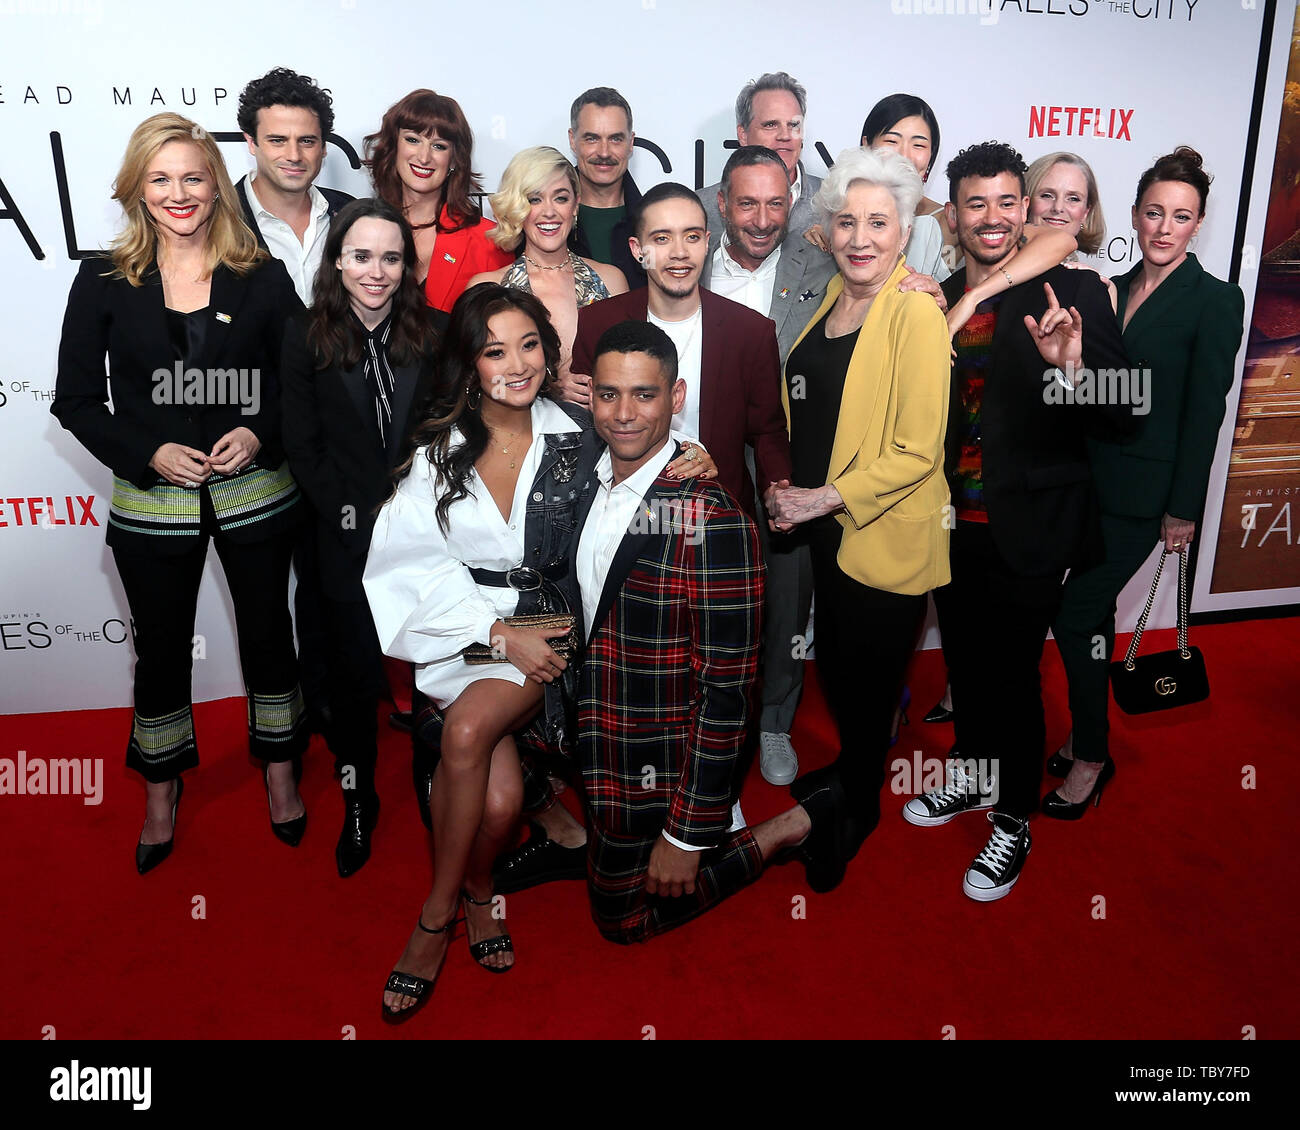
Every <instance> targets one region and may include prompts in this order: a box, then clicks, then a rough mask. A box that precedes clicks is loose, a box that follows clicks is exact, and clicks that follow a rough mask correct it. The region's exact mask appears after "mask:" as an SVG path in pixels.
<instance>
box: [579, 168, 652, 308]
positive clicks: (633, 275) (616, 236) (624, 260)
mask: <svg viewBox="0 0 1300 1130" xmlns="http://www.w3.org/2000/svg"><path fill="white" fill-rule="evenodd" d="M640 202H641V190H640V189H639V188H637V186H636V181H634V180H633V179H632V174H631V173H624V174H623V207H624V208H625V209H627V211H626V213H625V214H624V216H623V218H622V219H621V220H619V222H618V223H616V224H615V225H614V231H613V233H612V234H611V235H610V239H609V242H610V260H611V266H614V267H617V268H618V269H619V270H620V271H622V272H623V277H624V278H625V279H627V286H628V289H629V290H639V289H640V288H641V287H643V286H645V285H646V277H645V268H644V267H643V266H641V264H640V263H638V262H637V261H636V256H635V255H633V254H632V248H631V247H630V246H628V242H627V241H628V237H629V236H633V235H635V234H636V232H635V231H634V230H633V228H632V217H633V216H634V215H635V214H636V208H637V205H638V204H639V203H640ZM580 220H581V213H579V215H578V219H575V220H574V223H573V231H571V232H570V233H569V250H571V251H572V252H573V253H574V254H575V255H580V256H582V257H583V258H584V259H596V256H595V255H593V254H592V253H591V245H590V244H589V243H588V242H587V233H586V232H584V231H583V230H582V225H581V223H580V222H579V221H580ZM597 261H598V262H599V260H597Z"/></svg>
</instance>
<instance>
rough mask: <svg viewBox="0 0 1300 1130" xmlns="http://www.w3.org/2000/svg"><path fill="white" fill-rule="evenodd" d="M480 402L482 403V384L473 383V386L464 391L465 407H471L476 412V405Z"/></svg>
mask: <svg viewBox="0 0 1300 1130" xmlns="http://www.w3.org/2000/svg"><path fill="white" fill-rule="evenodd" d="M482 403H483V386H482V385H475V386H474V387H473V388H471V389H467V390H466V392H465V405H466V407H468V408H472V409H473V410H474V411H475V412H477V411H478V406H479V405H480V404H482Z"/></svg>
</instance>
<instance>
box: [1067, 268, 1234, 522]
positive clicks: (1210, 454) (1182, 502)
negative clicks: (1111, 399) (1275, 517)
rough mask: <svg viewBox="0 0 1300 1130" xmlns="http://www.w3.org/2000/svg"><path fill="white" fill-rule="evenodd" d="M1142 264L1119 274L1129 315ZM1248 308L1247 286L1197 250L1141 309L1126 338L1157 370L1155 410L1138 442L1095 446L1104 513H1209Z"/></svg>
mask: <svg viewBox="0 0 1300 1130" xmlns="http://www.w3.org/2000/svg"><path fill="white" fill-rule="evenodd" d="M1141 271H1142V263H1141V261H1139V262H1138V263H1136V264H1135V265H1134V267H1133V269H1132V270H1131V271H1128V272H1127V273H1126V274H1123V275H1120V276H1119V277H1118V278H1116V279H1115V289H1116V291H1117V292H1118V297H1119V317H1120V319H1121V320H1122V319H1123V317H1124V311H1125V310H1126V309H1127V307H1128V296H1129V290H1130V288H1131V287H1132V285H1133V283H1134V281H1135V280H1136V279H1137V277H1138V275H1139V274H1140V273H1141ZM1245 315H1246V308H1245V299H1244V298H1243V297H1242V293H1241V287H1239V286H1234V285H1233V284H1232V283H1226V282H1221V281H1220V280H1219V279H1216V278H1215V277H1214V276H1213V275H1212V274H1210V273H1209V272H1208V271H1206V270H1205V268H1204V267H1202V266H1201V264H1200V263H1199V262H1197V259H1196V256H1195V255H1190V254H1189V255H1188V256H1187V258H1186V260H1184V262H1183V263H1182V264H1180V265H1179V266H1178V267H1177V268H1176V269H1175V270H1174V272H1173V273H1172V274H1171V275H1170V276H1169V277H1168V278H1167V279H1165V281H1164V282H1162V283H1161V284H1160V285H1159V286H1158V287H1156V289H1155V290H1154V291H1153V292H1152V293H1151V294H1150V295H1149V296H1148V297H1147V300H1146V301H1145V302H1143V303H1142V305H1141V306H1140V307H1138V310H1137V313H1135V314H1134V315H1133V318H1132V320H1131V321H1130V322H1129V324H1128V328H1127V329H1125V330H1124V346H1125V348H1126V349H1127V350H1128V352H1129V355H1130V356H1131V357H1132V359H1133V364H1134V365H1135V366H1136V367H1137V368H1138V369H1145V370H1149V372H1150V384H1149V386H1148V390H1147V391H1148V394H1149V396H1150V401H1149V404H1148V407H1149V409H1150V414H1149V415H1148V416H1147V418H1146V420H1145V422H1144V424H1143V428H1142V436H1141V439H1140V440H1139V441H1137V442H1135V443H1130V444H1124V445H1121V444H1114V443H1106V442H1096V443H1093V444H1092V456H1093V464H1092V466H1093V474H1094V475H1095V476H1096V478H1097V489H1098V492H1099V494H1100V496H1101V507H1102V510H1103V511H1104V512H1105V513H1107V514H1122V515H1127V516H1129V517H1134V518H1158V517H1160V516H1161V515H1163V514H1165V513H1168V514H1170V515H1171V516H1173V517H1175V518H1183V519H1185V520H1187V521H1189V522H1199V521H1200V520H1201V511H1202V510H1203V509H1204V508H1205V493H1206V490H1207V488H1208V486H1209V481H1210V465H1211V464H1212V463H1213V462H1214V449H1215V447H1216V446H1217V445H1218V441H1219V425H1220V424H1222V423H1223V412H1224V407H1225V400H1226V398H1227V395H1228V392H1229V390H1230V389H1231V388H1232V382H1233V380H1235V378H1236V373H1237V349H1238V347H1239V346H1240V345H1241V335H1242V332H1243V330H1244V327H1245Z"/></svg>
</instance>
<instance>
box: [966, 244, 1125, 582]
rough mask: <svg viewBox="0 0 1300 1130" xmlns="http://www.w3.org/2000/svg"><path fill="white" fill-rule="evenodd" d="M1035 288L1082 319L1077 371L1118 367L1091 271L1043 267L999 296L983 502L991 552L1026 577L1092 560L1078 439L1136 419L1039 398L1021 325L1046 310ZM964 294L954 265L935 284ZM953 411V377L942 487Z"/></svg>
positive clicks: (1036, 360)
mask: <svg viewBox="0 0 1300 1130" xmlns="http://www.w3.org/2000/svg"><path fill="white" fill-rule="evenodd" d="M1044 283H1050V284H1051V287H1052V290H1053V291H1054V292H1055V293H1056V297H1057V300H1058V301H1059V302H1060V304H1061V306H1062V307H1066V308H1068V307H1070V306H1074V307H1075V308H1076V309H1077V310H1078V311H1079V314H1080V316H1081V318H1082V319H1083V364H1084V365H1085V366H1087V367H1088V368H1090V369H1093V370H1096V369H1099V368H1107V369H1112V368H1113V369H1120V368H1127V367H1128V359H1127V355H1126V353H1125V350H1124V342H1123V339H1122V338H1121V337H1120V332H1119V324H1118V323H1117V322H1116V321H1115V315H1114V313H1113V312H1112V311H1111V308H1110V299H1109V297H1108V296H1107V294H1106V288H1105V287H1104V286H1103V285H1102V283H1101V281H1100V279H1098V278H1097V276H1096V275H1095V274H1094V273H1093V272H1091V271H1084V270H1071V269H1069V268H1066V267H1053V268H1052V269H1051V270H1050V271H1047V272H1045V273H1044V274H1042V275H1039V276H1038V277H1037V278H1035V279H1031V280H1030V281H1029V282H1025V283H1021V284H1020V285H1019V286H1014V287H1012V288H1011V289H1010V290H1008V291H1007V292H1006V293H1005V294H1004V295H1003V296H1002V302H1001V305H1000V306H999V308H998V322H997V329H996V330H995V331H994V334H993V361H992V365H991V367H990V370H989V374H988V376H987V378H986V379H985V382H984V394H983V400H982V402H981V409H980V436H981V443H982V446H983V478H984V503H985V506H986V508H987V510H988V519H989V533H990V534H991V535H992V537H993V541H994V544H995V545H996V546H997V548H998V552H999V553H1001V554H1002V556H1003V557H1004V558H1005V559H1006V561H1007V563H1008V564H1010V565H1011V567H1012V568H1013V569H1015V570H1016V571H1017V572H1019V573H1024V574H1026V575H1031V576H1039V575H1047V574H1052V573H1061V572H1064V571H1065V570H1066V569H1068V568H1077V567H1080V566H1086V565H1090V564H1094V563H1096V562H1097V561H1100V560H1101V555H1102V552H1103V550H1102V544H1101V528H1100V521H1099V516H1098V509H1097V500H1096V494H1095V491H1094V489H1093V483H1092V473H1091V470H1090V467H1089V461H1088V450H1087V437H1088V436H1089V435H1090V434H1104V435H1107V436H1116V435H1122V434H1128V433H1131V432H1132V431H1133V430H1134V429H1135V428H1136V427H1137V426H1138V422H1139V421H1140V419H1141V417H1138V416H1135V415H1134V414H1133V413H1132V411H1131V408H1130V406H1128V405H1111V404H1107V405H1092V404H1078V403H1075V404H1063V403H1055V402H1054V401H1055V400H1056V399H1057V398H1056V397H1055V396H1049V395H1047V388H1048V382H1046V381H1045V380H1044V373H1045V372H1046V371H1047V369H1048V366H1047V364H1046V362H1044V361H1043V358H1042V355H1041V354H1040V353H1039V352H1038V349H1037V347H1036V346H1035V345H1034V342H1033V338H1032V337H1031V336H1030V333H1029V330H1027V329H1026V328H1025V321H1024V320H1025V315H1026V314H1031V315H1033V316H1034V317H1035V318H1041V317H1042V316H1043V313H1044V312H1045V311H1046V309H1047V297H1046V295H1045V293H1044V291H1043V284H1044ZM965 289H966V270H965V268H964V267H963V268H962V269H961V270H960V271H958V272H957V273H956V274H954V275H952V276H951V277H950V278H949V279H947V280H946V281H945V282H944V283H943V292H944V296H945V297H946V298H947V299H948V304H949V305H950V306H951V305H952V304H953V303H955V302H956V301H957V300H958V299H959V298H960V297H961V296H962V294H963V292H964V291H965ZM1053 391H1054V390H1053ZM961 412H962V407H961V397H960V395H959V390H958V387H957V379H956V370H955V369H954V371H953V388H952V395H951V398H950V401H949V415H948V436H947V439H946V442H945V447H946V451H945V456H946V459H945V462H946V468H947V471H948V477H949V481H950V482H951V479H952V472H953V470H954V469H955V467H956V465H957V458H958V456H959V455H960V449H959V448H960V421H961Z"/></svg>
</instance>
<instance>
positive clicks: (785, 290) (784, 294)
mask: <svg viewBox="0 0 1300 1130" xmlns="http://www.w3.org/2000/svg"><path fill="white" fill-rule="evenodd" d="M781 297H782V298H789V297H790V288H789V287H788V286H783V287H782V288H781Z"/></svg>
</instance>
